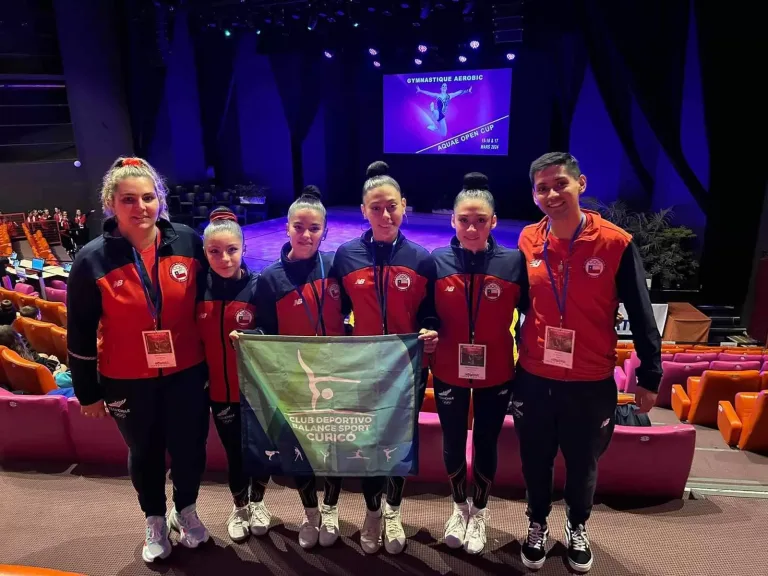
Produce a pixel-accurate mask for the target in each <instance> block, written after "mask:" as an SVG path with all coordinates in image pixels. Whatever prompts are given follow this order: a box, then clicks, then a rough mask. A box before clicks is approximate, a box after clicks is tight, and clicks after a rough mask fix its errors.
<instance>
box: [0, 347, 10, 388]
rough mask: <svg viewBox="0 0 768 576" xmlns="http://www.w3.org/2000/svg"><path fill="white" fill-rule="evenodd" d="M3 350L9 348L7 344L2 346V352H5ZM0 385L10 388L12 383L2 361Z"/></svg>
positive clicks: (0, 349) (0, 348)
mask: <svg viewBox="0 0 768 576" xmlns="http://www.w3.org/2000/svg"><path fill="white" fill-rule="evenodd" d="M3 350H8V348H6V347H5V346H0V354H2V353H3ZM0 387H4V388H10V387H11V383H10V382H9V381H8V376H6V375H5V368H3V363H2V361H0Z"/></svg>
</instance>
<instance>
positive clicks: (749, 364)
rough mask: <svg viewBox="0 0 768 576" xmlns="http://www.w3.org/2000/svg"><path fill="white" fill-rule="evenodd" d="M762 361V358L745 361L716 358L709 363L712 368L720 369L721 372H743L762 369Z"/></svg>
mask: <svg viewBox="0 0 768 576" xmlns="http://www.w3.org/2000/svg"><path fill="white" fill-rule="evenodd" d="M761 365H762V362H761V361H760V360H755V361H745V362H726V361H724V360H715V361H714V362H710V363H709V369H710V370H720V371H721V372H742V371H744V370H760V366H761Z"/></svg>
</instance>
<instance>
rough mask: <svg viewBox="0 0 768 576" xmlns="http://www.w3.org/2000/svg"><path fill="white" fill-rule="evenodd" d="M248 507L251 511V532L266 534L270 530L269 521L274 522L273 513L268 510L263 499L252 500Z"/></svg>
mask: <svg viewBox="0 0 768 576" xmlns="http://www.w3.org/2000/svg"><path fill="white" fill-rule="evenodd" d="M248 507H249V510H250V513H251V534H253V535H254V536H264V534H266V533H267V531H268V530H269V523H270V522H272V514H270V513H269V510H267V506H266V504H264V501H263V500H262V501H261V502H251V503H250V504H249V505H248Z"/></svg>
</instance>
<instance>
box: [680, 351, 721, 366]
mask: <svg viewBox="0 0 768 576" xmlns="http://www.w3.org/2000/svg"><path fill="white" fill-rule="evenodd" d="M715 360H717V352H679V353H677V354H675V362H678V363H681V364H692V363H693V362H714V361H715Z"/></svg>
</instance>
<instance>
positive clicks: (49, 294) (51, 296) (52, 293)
mask: <svg viewBox="0 0 768 576" xmlns="http://www.w3.org/2000/svg"><path fill="white" fill-rule="evenodd" d="M45 297H46V298H47V299H48V301H49V302H64V304H66V303H67V291H66V290H58V289H56V288H46V289H45Z"/></svg>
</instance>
